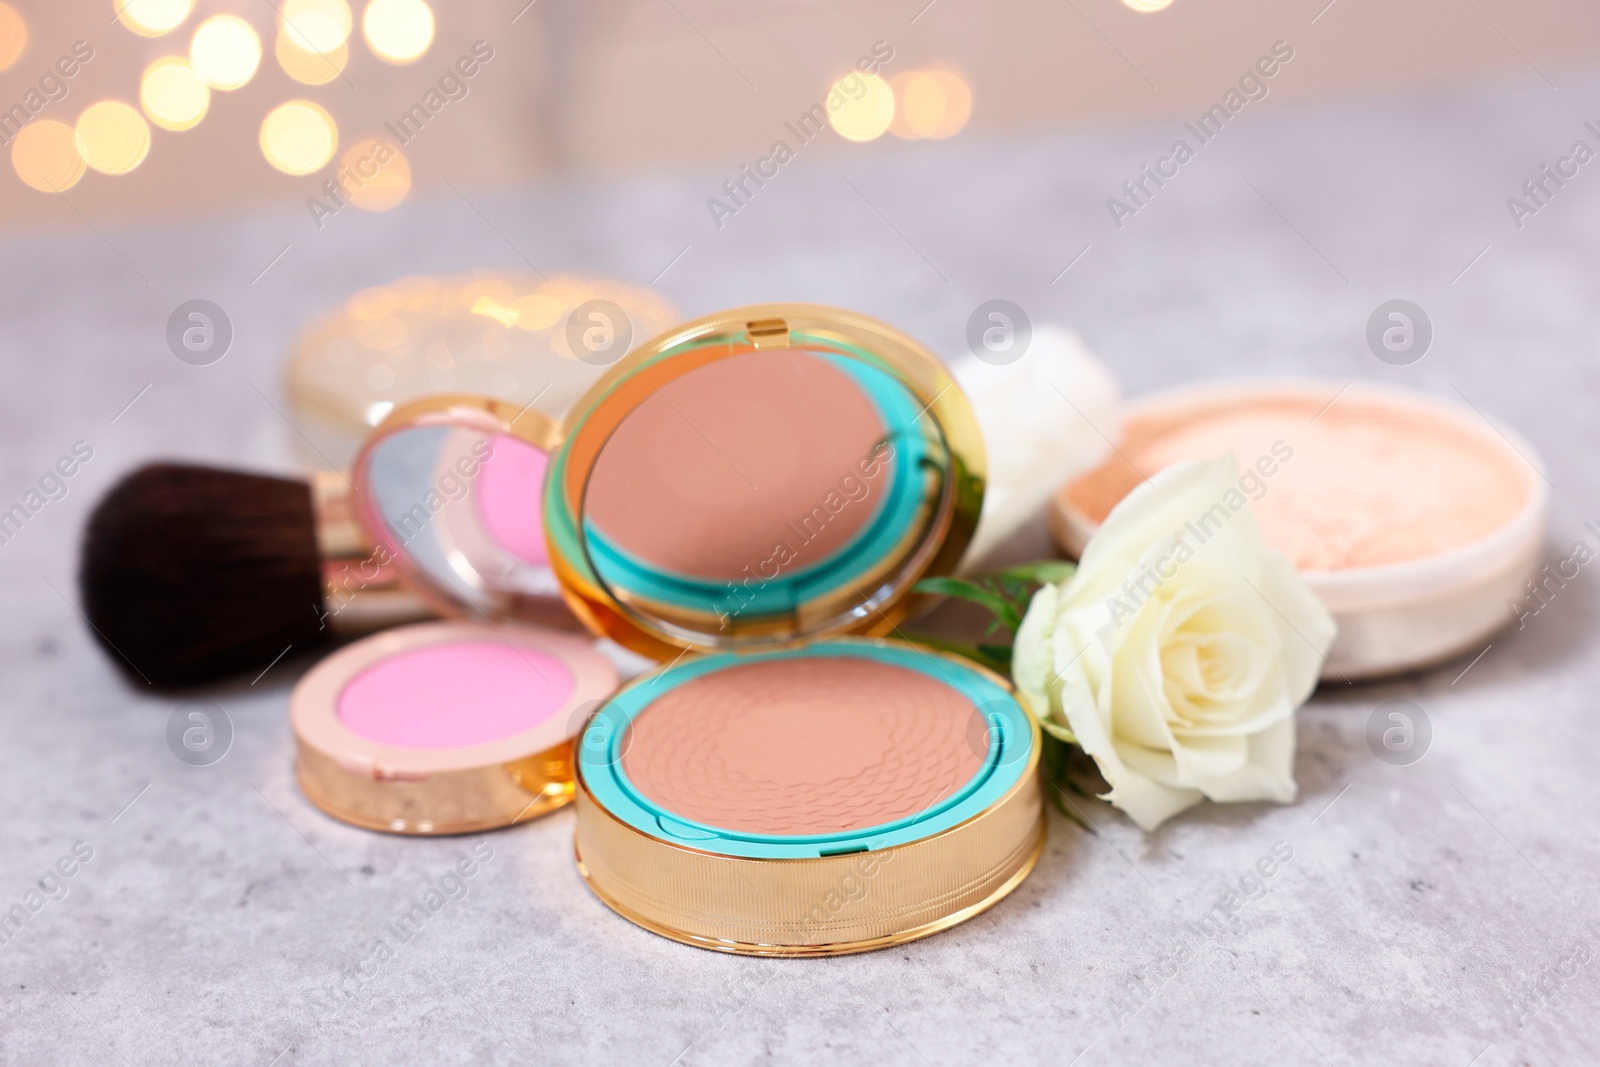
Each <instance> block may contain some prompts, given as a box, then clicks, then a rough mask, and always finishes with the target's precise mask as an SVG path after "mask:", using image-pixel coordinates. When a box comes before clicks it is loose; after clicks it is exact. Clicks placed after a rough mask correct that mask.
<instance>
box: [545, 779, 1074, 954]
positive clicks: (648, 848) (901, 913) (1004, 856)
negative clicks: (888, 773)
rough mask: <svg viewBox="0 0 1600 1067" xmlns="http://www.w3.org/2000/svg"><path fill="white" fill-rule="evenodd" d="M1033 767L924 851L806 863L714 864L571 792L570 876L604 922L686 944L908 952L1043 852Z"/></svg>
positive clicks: (924, 843)
mask: <svg viewBox="0 0 1600 1067" xmlns="http://www.w3.org/2000/svg"><path fill="white" fill-rule="evenodd" d="M1035 770H1036V768H1034V767H1030V768H1029V769H1028V771H1027V773H1024V774H1023V775H1022V776H1021V777H1020V778H1019V779H1018V780H1017V781H1016V783H1015V784H1014V785H1013V787H1012V789H1011V790H1010V791H1009V792H1008V793H1007V794H1006V796H1004V797H1003V798H1001V799H1000V800H999V801H998V802H996V803H995V804H993V805H992V806H990V807H989V808H988V809H986V810H985V811H983V812H981V813H980V814H978V815H975V816H973V817H972V818H971V819H968V820H967V821H966V822H963V823H961V824H959V825H957V826H953V827H951V828H950V829H948V830H945V831H944V832H942V833H939V834H935V835H933V836H931V837H927V838H923V839H921V840H917V841H912V842H908V843H906V844H903V845H895V846H892V847H889V848H884V849H879V850H874V851H870V852H866V851H863V852H854V853H849V854H845V855H837V856H820V857H816V858H806V859H747V858H743V857H735V856H727V855H718V854H714V853H709V852H702V851H700V850H698V849H694V848H689V847H686V846H684V845H680V844H675V843H673V842H669V841H665V840H662V839H660V838H655V837H652V836H649V835H646V834H642V833H640V832H639V831H638V830H635V829H633V828H632V827H630V826H627V825H624V824H623V823H622V822H620V821H619V820H617V819H616V818H614V817H613V816H612V815H611V814H610V813H608V812H607V811H605V810H604V809H603V808H602V807H601V806H600V805H598V804H597V803H595V801H594V798H593V797H592V796H591V795H590V794H589V793H588V791H587V790H586V789H585V788H584V786H583V780H582V776H581V774H580V776H579V784H578V790H577V819H578V825H577V844H576V848H577V855H578V869H579V871H580V872H582V874H583V877H584V879H585V880H586V881H587V882H588V883H589V888H590V889H592V890H594V893H595V895H596V896H597V897H599V898H600V899H601V901H603V902H604V903H605V904H606V905H607V906H608V907H610V908H611V909H612V910H613V911H616V912H617V913H618V914H620V915H621V916H622V917H623V918H625V919H628V920H629V921H630V922H633V923H636V924H638V925H639V926H642V927H644V928H645V929H647V930H650V931H652V932H654V933H658V934H661V935H662V936H663V937H669V938H672V939H673V940H674V941H681V942H683V943H684V944H686V945H695V946H697V947H699V948H706V949H712V950H715V951H718V952H734V953H740V954H743V955H751V956H834V955H844V954H846V953H851V952H867V951H870V950H872V949H878V948H887V947H889V946H891V945H898V944H903V943H904V942H907V941H914V940H916V939H917V938H920V937H926V936H928V935H929V934H936V933H938V932H939V931H941V930H946V929H949V928H950V927H952V926H955V925H956V924H957V923H960V922H964V921H965V920H967V919H970V918H971V917H972V916H974V915H976V914H978V913H979V912H981V911H983V910H984V909H986V908H988V907H989V906H990V905H992V904H994V903H995V902H996V901H998V900H1000V899H1001V898H1003V897H1004V896H1005V895H1006V894H1007V893H1009V892H1011V890H1013V889H1015V888H1016V887H1017V886H1018V885H1019V884H1020V883H1021V882H1022V880H1023V879H1024V878H1026V877H1027V876H1028V872H1030V871H1031V870H1033V866H1034V864H1035V863H1036V862H1038V859H1039V854H1040V852H1041V851H1043V848H1044V839H1045V818H1044V807H1043V803H1042V797H1041V795H1040V791H1039V780H1038V775H1037V774H1036V773H1035Z"/></svg>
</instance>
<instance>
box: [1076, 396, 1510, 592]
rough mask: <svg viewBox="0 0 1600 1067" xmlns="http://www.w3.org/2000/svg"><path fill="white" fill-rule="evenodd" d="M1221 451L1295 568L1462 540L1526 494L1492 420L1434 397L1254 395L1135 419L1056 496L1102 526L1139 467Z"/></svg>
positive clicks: (1271, 540)
mask: <svg viewBox="0 0 1600 1067" xmlns="http://www.w3.org/2000/svg"><path fill="white" fill-rule="evenodd" d="M1229 451H1231V452H1232V453H1233V454H1234V456H1235V457H1236V458H1237V459H1238V461H1239V465H1240V468H1241V471H1242V472H1243V474H1244V480H1243V481H1242V482H1241V485H1240V488H1241V491H1242V492H1244V493H1245V495H1246V496H1247V497H1248V498H1249V499H1250V508H1251V511H1252V512H1253V513H1254V515H1255V518H1256V522H1257V523H1258V524H1259V525H1260V527H1261V533H1262V536H1263V537H1264V538H1265V539H1266V542H1267V543H1268V544H1269V545H1271V546H1272V547H1274V548H1276V549H1278V550H1279V551H1281V552H1283V553H1284V554H1285V555H1287V556H1288V557H1289V559H1290V560H1291V561H1292V562H1293V563H1294V564H1295V566H1296V567H1298V568H1299V569H1300V570H1302V571H1337V570H1343V569H1349V568H1359V567H1380V566H1385V565H1389V564H1395V563H1403V562H1407V561H1410V560H1417V559H1423V558H1426V557H1429V556H1434V555H1438V554H1440V553H1443V552H1448V551H1450V550H1451V549H1455V548H1460V547H1462V546H1464V545H1467V544H1470V543H1472V542H1473V541H1476V540H1478V539H1480V538H1483V537H1485V536H1487V535H1488V534H1490V533H1493V532H1494V531H1495V530H1497V529H1499V528H1501V527H1503V526H1505V525H1506V524H1507V523H1509V522H1510V521H1511V520H1512V519H1513V518H1515V517H1516V516H1517V514H1518V513H1519V512H1520V511H1521V510H1522V508H1523V507H1524V506H1525V504H1526V503H1527V501H1528V500H1529V497H1530V493H1531V490H1532V486H1531V482H1530V471H1529V469H1528V467H1527V465H1526V464H1525V463H1524V462H1523V461H1522V460H1521V459H1520V458H1519V457H1518V456H1517V455H1516V454H1515V453H1514V452H1512V451H1511V450H1510V448H1509V447H1508V446H1505V445H1503V444H1502V443H1501V442H1500V441H1499V440H1498V439H1497V438H1495V437H1494V436H1493V435H1492V434H1491V432H1490V431H1489V429H1488V427H1484V428H1483V429H1482V430H1481V431H1479V430H1477V429H1476V428H1475V427H1472V426H1470V425H1468V424H1466V423H1464V421H1463V420H1461V419H1457V418H1453V417H1451V416H1449V415H1447V414H1445V413H1443V412H1440V411H1438V410H1436V409H1435V408H1433V407H1431V406H1427V405H1424V404H1422V403H1408V402H1406V401H1405V400H1404V399H1403V398H1393V397H1388V396H1374V395H1360V396H1357V395H1354V394H1344V395H1341V396H1339V397H1338V399H1336V400H1335V401H1334V402H1333V403H1332V404H1331V405H1330V404H1328V402H1327V401H1326V400H1325V399H1319V398H1317V397H1314V396H1297V395H1271V394H1267V393H1262V394H1257V395H1243V396H1240V397H1237V398H1227V399H1223V398H1209V399H1207V400H1205V401H1201V402H1195V403H1192V404H1184V405H1177V406H1162V407H1161V408H1160V409H1159V410H1156V409H1152V410H1151V411H1149V412H1146V413H1137V414H1134V415H1132V416H1131V417H1130V418H1129V420H1128V423H1127V426H1126V428H1125V431H1124V440H1123V442H1122V444H1121V446H1120V454H1118V455H1113V456H1112V457H1111V458H1110V459H1109V460H1108V461H1107V462H1106V463H1105V464H1104V465H1103V466H1101V467H1100V468H1099V469H1097V470H1096V471H1094V472H1092V473H1090V474H1088V475H1086V476H1084V477H1083V478H1080V479H1079V480H1077V481H1075V482H1073V483H1072V484H1071V485H1069V486H1067V487H1066V488H1065V489H1064V490H1062V496H1063V497H1064V499H1065V502H1066V503H1068V504H1069V505H1070V506H1071V507H1072V508H1074V509H1076V511H1077V512H1078V513H1079V514H1081V515H1082V516H1084V517H1085V518H1087V519H1088V520H1089V521H1091V522H1093V523H1099V522H1102V521H1103V520H1104V519H1105V517H1106V515H1107V514H1108V513H1109V512H1110V511H1111V509H1112V507H1114V506H1115V505H1116V504H1117V502H1118V501H1120V500H1121V499H1122V498H1123V497H1124V496H1125V495H1127V493H1128V492H1129V491H1130V490H1132V489H1133V487H1134V486H1135V485H1137V484H1139V482H1141V481H1142V480H1143V479H1144V477H1145V476H1146V475H1151V474H1154V473H1155V472H1156V471H1158V470H1161V469H1162V468H1164V467H1167V466H1170V465H1171V464H1174V463H1179V462H1182V461H1185V460H1197V459H1210V458H1213V457H1215V456H1218V455H1222V454H1224V453H1227V452H1229Z"/></svg>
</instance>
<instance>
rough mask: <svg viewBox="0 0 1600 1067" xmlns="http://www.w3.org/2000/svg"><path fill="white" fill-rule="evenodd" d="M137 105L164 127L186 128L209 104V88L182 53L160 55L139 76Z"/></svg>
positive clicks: (169, 128)
mask: <svg viewBox="0 0 1600 1067" xmlns="http://www.w3.org/2000/svg"><path fill="white" fill-rule="evenodd" d="M139 106H140V107H142V108H144V113H145V114H146V115H147V116H149V118H150V121H151V122H153V123H155V124H156V125H157V126H160V127H161V128H162V129H163V130H189V129H193V128H194V127H195V126H198V125H199V124H200V120H201V119H203V118H205V117H206V111H207V110H209V109H210V107H211V90H210V88H208V87H207V86H206V83H205V82H204V81H201V80H200V75H198V74H196V73H195V72H194V67H193V66H191V65H190V64H189V61H188V60H187V59H185V58H183V57H182V56H163V57H161V58H160V59H158V60H156V61H155V62H154V63H152V64H150V65H149V66H148V67H146V68H145V69H144V75H143V76H142V77H141V78H140V79H139Z"/></svg>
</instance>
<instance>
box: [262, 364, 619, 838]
mask: <svg viewBox="0 0 1600 1067" xmlns="http://www.w3.org/2000/svg"><path fill="white" fill-rule="evenodd" d="M556 437H557V430H556V426H555V424H554V423H552V422H551V421H550V420H549V419H547V418H545V417H544V416H542V415H540V414H539V413H538V412H536V411H533V410H531V409H519V408H518V407H515V406H513V405H510V404H506V403H502V402H500V401H494V400H486V399H483V398H479V397H465V396H448V395H447V396H440V397H433V398H429V399H428V400H426V401H423V402H419V403H416V404H413V405H408V406H405V407H402V408H401V409H399V410H397V411H395V412H394V413H392V415H391V416H390V417H389V419H387V420H386V421H385V422H384V424H383V426H381V427H380V428H379V430H378V431H377V432H376V433H374V434H372V435H371V437H370V438H369V439H368V440H367V442H366V444H365V445H364V446H363V448H362V449H361V452H360V454H359V455H358V456H357V459H356V462H355V465H354V468H353V469H352V471H351V485H352V489H351V492H350V500H351V503H352V518H353V521H354V522H355V523H356V524H358V526H359V528H360V530H361V532H362V533H363V535H364V540H365V542H366V543H367V544H369V545H370V546H371V548H370V552H369V554H368V555H367V556H366V557H365V558H364V559H362V560H360V561H358V562H356V563H354V564H353V565H352V566H351V567H347V568H346V571H347V572H348V573H349V575H350V580H349V581H348V582H347V583H346V584H345V586H344V587H343V588H342V590H341V594H340V597H339V599H338V601H337V605H336V606H335V607H331V608H330V612H331V611H333V610H343V609H344V607H345V605H347V604H353V605H358V606H359V605H360V604H361V603H362V601H363V599H364V598H365V597H367V596H369V595H374V590H373V589H372V588H368V586H367V585H366V584H365V583H366V582H367V579H368V577H369V574H370V576H372V577H377V576H380V575H384V574H390V573H398V574H399V575H400V576H401V578H402V580H403V581H404V583H405V585H406V587H407V588H408V589H410V590H412V591H413V592H415V593H417V594H418V595H419V596H421V597H422V598H423V599H425V600H426V601H427V602H428V603H429V604H430V605H431V606H432V607H433V608H434V609H435V610H436V611H438V612H439V613H441V614H443V615H446V616H449V617H450V618H451V619H452V621H447V622H433V623H424V624H419V625H413V626H404V627H400V628H398V629H393V630H389V631H386V632H384V633H380V634H377V635H375V636H371V637H367V638H364V639H362V640H359V641H356V642H353V643H352V644H350V645H347V646H346V647H344V648H342V649H340V650H339V651H338V652H335V653H334V654H333V655H331V656H329V657H328V658H327V659H325V660H323V661H322V662H321V663H319V664H318V665H317V666H316V667H315V668H313V669H312V670H311V671H310V672H309V673H308V674H307V675H306V676H305V677H304V678H303V679H301V681H300V683H299V684H298V685H297V686H296V687H295V691H294V695H293V696H292V698H291V700H290V721H291V724H292V725H293V728H294V733H295V739H296V742H297V750H298V757H297V761H296V762H297V776H298V779H299V784H300V788H301V791H302V792H303V793H304V794H305V795H306V797H307V799H309V800H310V801H311V802H312V803H314V804H316V805H317V806H318V807H319V808H321V809H323V810H324V811H326V812H327V813H328V814H330V815H333V816H334V817H335V818H338V819H342V820H344V821H345V822H349V823H353V824H355V825H357V826H361V827H365V828H367V829H372V830H385V831H389V832H392V833H401V834H449V833H470V832H476V831H479V830H486V829H492V828H495V827H501V826H509V825H512V824H514V823H517V822H520V821H522V820H525V819H529V818H532V817H534V816H536V815H539V814H542V813H544V812H546V811H550V810H552V809H554V808H556V807H559V806H561V805H563V804H566V803H567V802H569V801H570V800H571V799H572V793H573V784H572V776H573V770H572V738H573V736H574V735H575V734H576V732H577V731H578V730H579V729H581V728H582V726H583V725H584V724H585V723H586V722H587V721H588V718H589V715H590V713H591V712H592V711H593V710H594V708H595V707H596V706H597V704H598V702H599V701H600V700H602V699H604V698H605V697H607V696H609V695H610V694H611V693H612V691H614V690H615V689H616V685H617V671H616V668H615V667H614V666H613V665H612V663H611V662H610V660H608V659H607V658H606V657H605V656H604V655H602V654H601V653H600V652H599V650H598V649H597V648H596V647H595V643H594V641H593V640H591V639H590V638H589V637H588V635H586V634H584V633H582V631H581V629H580V628H579V627H578V626H577V623H576V622H575V620H574V619H573V618H572V615H571V613H570V612H569V611H567V609H566V608H565V607H564V605H563V604H562V601H561V598H560V596H559V591H558V589H557V586H556V582H555V579H554V577H553V576H552V574H551V571H550V567H549V560H548V558H547V555H546V550H545V539H544V532H543V528H542V525H541V523H542V516H541V511H540V502H539V486H540V484H541V483H542V482H543V480H544V472H545V468H546V466H547V465H548V462H549V452H550V450H551V449H552V448H553V447H554V443H555V440H556Z"/></svg>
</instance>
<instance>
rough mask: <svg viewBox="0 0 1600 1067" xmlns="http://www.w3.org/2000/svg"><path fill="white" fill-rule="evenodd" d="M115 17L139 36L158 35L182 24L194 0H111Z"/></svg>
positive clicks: (192, 6) (169, 31) (192, 7)
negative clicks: (115, 13)
mask: <svg viewBox="0 0 1600 1067" xmlns="http://www.w3.org/2000/svg"><path fill="white" fill-rule="evenodd" d="M111 6H112V8H113V9H114V10H115V11H116V12H117V18H118V19H120V20H121V21H122V24H123V25H124V26H126V27H128V29H130V30H132V31H133V32H134V33H137V34H138V35H139V36H141V37H160V36H161V35H162V34H163V33H171V32H172V31H173V30H175V29H177V28H178V27H179V26H181V25H183V20H184V19H186V18H188V17H189V12H191V11H193V10H194V0H111Z"/></svg>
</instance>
